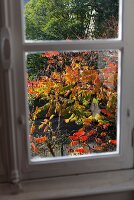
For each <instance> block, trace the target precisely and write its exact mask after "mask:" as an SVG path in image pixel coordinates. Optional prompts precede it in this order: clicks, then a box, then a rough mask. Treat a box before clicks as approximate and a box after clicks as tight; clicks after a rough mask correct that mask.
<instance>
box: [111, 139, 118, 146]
mask: <svg viewBox="0 0 134 200" xmlns="http://www.w3.org/2000/svg"><path fill="white" fill-rule="evenodd" d="M109 144H113V145H117V140H109Z"/></svg>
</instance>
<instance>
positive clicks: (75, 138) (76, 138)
mask: <svg viewBox="0 0 134 200" xmlns="http://www.w3.org/2000/svg"><path fill="white" fill-rule="evenodd" d="M69 138H70V139H71V140H74V141H76V140H78V139H79V137H78V136H74V135H72V136H69Z"/></svg>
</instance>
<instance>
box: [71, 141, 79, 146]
mask: <svg viewBox="0 0 134 200" xmlns="http://www.w3.org/2000/svg"><path fill="white" fill-rule="evenodd" d="M77 144H78V142H77V141H72V142H71V143H70V145H71V146H75V145H77Z"/></svg>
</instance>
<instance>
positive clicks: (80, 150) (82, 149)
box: [75, 147, 87, 154]
mask: <svg viewBox="0 0 134 200" xmlns="http://www.w3.org/2000/svg"><path fill="white" fill-rule="evenodd" d="M75 152H77V153H79V154H84V153H86V152H87V151H86V149H84V148H83V147H80V148H78V149H76V150H75Z"/></svg>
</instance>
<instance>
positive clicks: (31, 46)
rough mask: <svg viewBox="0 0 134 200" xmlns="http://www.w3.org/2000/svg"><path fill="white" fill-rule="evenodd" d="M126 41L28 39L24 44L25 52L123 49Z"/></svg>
mask: <svg viewBox="0 0 134 200" xmlns="http://www.w3.org/2000/svg"><path fill="white" fill-rule="evenodd" d="M123 47H124V42H123V41H122V40H93V41H89V40H83V41H82V40H81V41H78V40H76V41H74V40H73V41H66V40H60V41H37V42H36V41H28V42H26V43H24V44H23V51H24V52H38V51H73V50H77V51H87V50H92V49H94V50H95V49H97V50H104V49H119V50H121V49H123Z"/></svg>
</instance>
